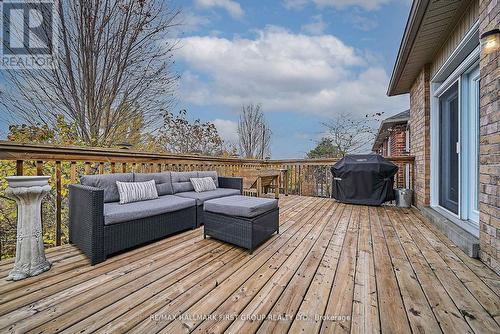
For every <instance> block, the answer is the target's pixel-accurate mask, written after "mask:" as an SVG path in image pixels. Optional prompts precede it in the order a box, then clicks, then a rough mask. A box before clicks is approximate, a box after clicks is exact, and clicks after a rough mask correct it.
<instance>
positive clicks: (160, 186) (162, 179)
mask: <svg viewBox="0 0 500 334" xmlns="http://www.w3.org/2000/svg"><path fill="white" fill-rule="evenodd" d="M170 174H171V173H170V172H162V173H134V181H135V182H146V181H150V180H154V181H155V184H156V190H157V191H158V195H160V196H163V195H172V194H173V193H174V190H173V188H172V178H171V175H170Z"/></svg>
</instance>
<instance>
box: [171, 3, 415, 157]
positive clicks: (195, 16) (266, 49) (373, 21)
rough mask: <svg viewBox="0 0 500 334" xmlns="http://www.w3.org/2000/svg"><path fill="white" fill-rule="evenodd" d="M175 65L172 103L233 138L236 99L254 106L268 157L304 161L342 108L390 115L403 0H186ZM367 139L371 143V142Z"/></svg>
mask: <svg viewBox="0 0 500 334" xmlns="http://www.w3.org/2000/svg"><path fill="white" fill-rule="evenodd" d="M173 4H174V5H176V6H180V7H182V22H183V24H182V26H181V27H180V31H179V35H178V38H179V48H178V50H177V51H176V52H175V54H174V56H175V59H176V69H177V70H178V71H179V73H180V74H181V81H180V85H179V91H178V92H179V102H178V105H177V106H178V108H179V109H183V108H185V109H187V110H188V111H189V114H190V115H191V116H192V117H196V118H198V117H199V118H201V119H202V120H206V121H213V122H214V123H215V125H216V126H217V128H218V131H219V133H220V134H221V135H222V136H223V137H224V139H226V140H233V141H234V140H236V138H237V134H236V128H237V121H238V117H239V113H240V110H241V105H242V104H247V103H255V104H257V103H260V104H262V108H263V110H264V112H265V116H266V118H267V120H268V122H269V123H270V126H271V130H272V131H273V136H272V145H271V156H272V157H273V158H301V157H304V156H305V154H306V153H307V152H308V151H309V150H310V149H312V148H313V147H314V146H315V143H317V141H318V140H319V139H320V138H321V136H322V135H323V134H324V131H325V129H324V127H323V126H322V125H321V124H322V123H323V122H327V121H328V120H329V119H332V118H335V117H336V116H337V115H339V114H350V115H352V117H354V118H355V117H363V116H364V115H366V114H374V113H376V112H384V113H385V114H384V117H385V116H387V117H389V116H392V115H394V114H396V113H398V112H401V111H403V110H405V109H407V108H408V106H409V98H408V96H405V95H404V96H397V97H391V98H389V97H387V96H386V91H387V86H388V82H389V79H390V75H391V72H392V67H393V65H394V61H395V58H396V56H397V51H398V48H399V44H400V41H401V36H402V34H403V31H404V26H405V23H406V19H407V17H408V13H409V10H410V6H411V1H410V0H275V1H264V0H253V1H250V0H247V1H243V0H240V1H236V0H188V1H178V0H175V1H173ZM368 146H369V145H368Z"/></svg>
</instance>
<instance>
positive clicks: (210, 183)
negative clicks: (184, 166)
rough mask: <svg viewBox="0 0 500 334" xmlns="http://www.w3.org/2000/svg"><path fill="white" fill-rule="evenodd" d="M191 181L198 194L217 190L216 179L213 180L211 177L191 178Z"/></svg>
mask: <svg viewBox="0 0 500 334" xmlns="http://www.w3.org/2000/svg"><path fill="white" fill-rule="evenodd" d="M189 180H190V181H191V184H192V185H193V188H194V191H196V192H197V193H201V192H203V191H210V190H215V189H217V187H216V186H215V182H214V179H212V178H211V177H197V178H190V179H189Z"/></svg>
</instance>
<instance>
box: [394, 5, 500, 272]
mask: <svg viewBox="0 0 500 334" xmlns="http://www.w3.org/2000/svg"><path fill="white" fill-rule="evenodd" d="M437 22H439V25H437V24H436V23H437ZM499 23H500V1H498V0H470V1H456V2H455V1H454V2H451V1H450V2H444V3H443V2H439V1H431V0H427V1H426V0H415V1H414V3H413V6H412V10H411V12H410V16H409V18H408V23H407V26H406V29H405V32H404V34H403V39H402V42H401V46H400V50H399V53H398V57H397V60H396V64H395V66H394V71H393V74H392V77H391V82H390V84H389V90H388V95H390V96H393V95H398V94H405V93H409V94H410V117H409V121H408V128H409V131H410V142H411V146H410V154H411V155H413V156H414V157H415V166H414V170H415V175H414V195H415V196H414V204H415V206H417V207H418V208H419V209H421V210H422V212H423V213H424V215H426V216H428V217H433V218H432V219H431V221H433V222H434V223H435V224H436V225H437V226H438V228H439V229H440V230H441V231H442V232H443V233H444V234H445V235H446V236H448V237H449V238H450V240H451V241H452V242H454V243H455V244H456V245H457V246H458V247H459V248H461V249H463V250H464V251H466V252H467V253H468V254H469V255H471V256H473V257H480V259H481V260H482V261H483V262H484V263H485V264H486V265H488V266H489V267H490V268H492V269H493V270H494V271H496V272H497V273H499V274H500V208H499V203H500V189H499V179H500V123H499V122H500V109H499V99H498V98H499V91H500V76H499V75H500V70H499V67H498V64H499V51H498V48H496V50H495V49H494V50H493V51H491V50H488V51H485V49H484V48H482V47H481V46H480V36H481V35H482V34H483V33H485V32H488V31H491V30H494V29H498V27H499ZM457 118H458V120H457ZM454 138H457V139H456V142H454ZM455 144H456V148H455ZM443 170H444V171H445V172H443ZM448 171H450V172H449V174H447V172H448ZM457 185H458V187H457ZM450 194H451V195H450ZM455 202H456V203H455Z"/></svg>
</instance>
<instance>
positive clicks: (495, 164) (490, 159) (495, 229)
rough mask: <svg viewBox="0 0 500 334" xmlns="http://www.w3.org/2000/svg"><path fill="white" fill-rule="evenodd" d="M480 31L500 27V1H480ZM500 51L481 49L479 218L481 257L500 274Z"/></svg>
mask: <svg viewBox="0 0 500 334" xmlns="http://www.w3.org/2000/svg"><path fill="white" fill-rule="evenodd" d="M479 6H480V7H479V11H480V16H479V20H480V23H479V33H480V34H482V33H483V32H486V31H489V30H492V29H494V28H498V26H499V21H500V14H499V12H500V1H499V0H481V1H480V3H479ZM498 65H499V52H498V51H497V52H495V53H493V54H489V55H486V54H484V52H481V60H480V72H481V98H480V144H479V151H480V167H479V172H480V176H479V187H480V189H479V192H480V193H479V211H480V214H479V219H480V228H481V230H480V236H479V242H480V257H481V260H482V261H483V262H484V263H486V265H488V266H489V267H490V268H492V269H493V270H494V271H496V272H497V273H498V274H500V208H499V207H500V189H499V186H498V185H499V183H500V110H499V104H500V103H499V98H498V97H499V91H500V75H499V73H500V71H499V67H498Z"/></svg>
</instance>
